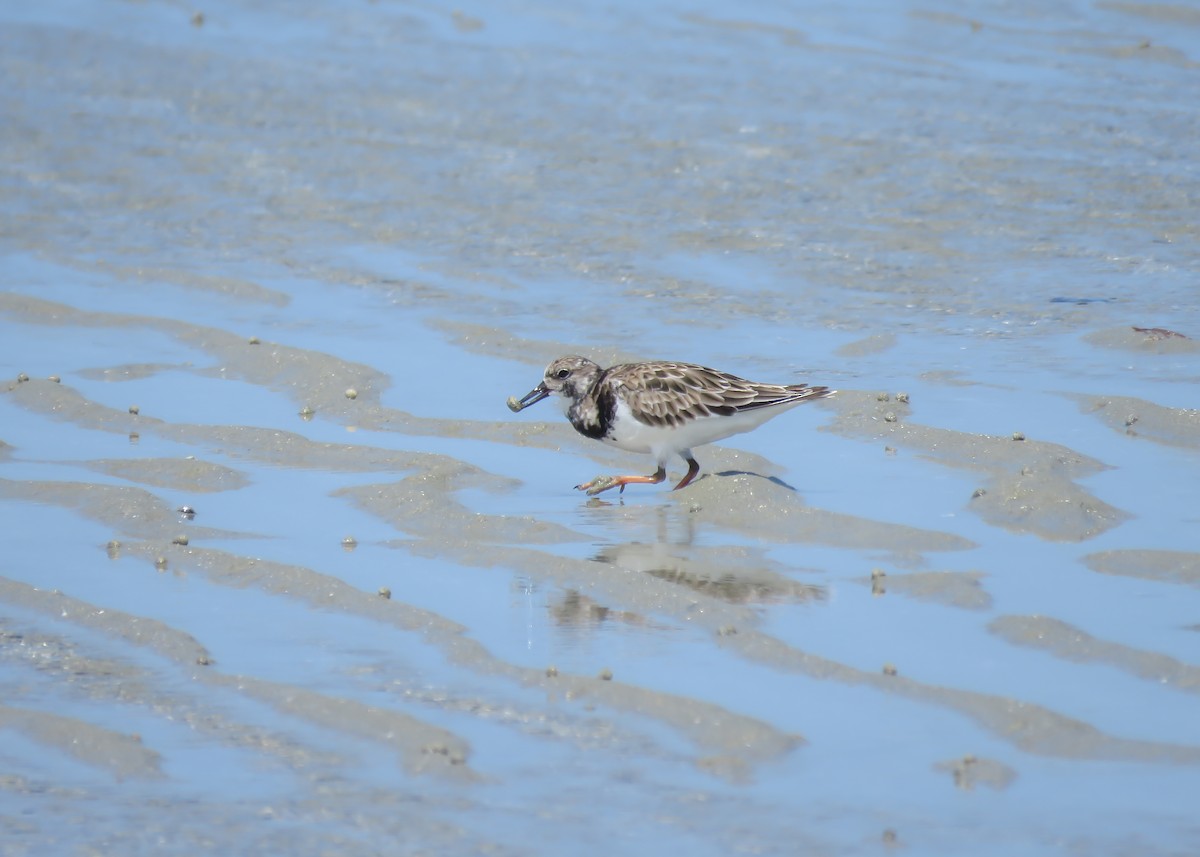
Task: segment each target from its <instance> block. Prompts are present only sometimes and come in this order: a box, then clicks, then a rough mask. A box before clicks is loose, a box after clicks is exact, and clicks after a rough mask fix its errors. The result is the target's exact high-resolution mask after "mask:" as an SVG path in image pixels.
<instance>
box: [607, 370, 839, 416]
mask: <svg viewBox="0 0 1200 857" xmlns="http://www.w3.org/2000/svg"><path fill="white" fill-rule="evenodd" d="M601 383H603V384H606V385H609V386H610V387H611V389H612V391H613V393H614V394H615V395H617V396H619V397H620V398H621V399H623V400H624V401H625V402H626V404H628V405H629V408H630V410H632V411H633V412H634V414H635V415H636V416H637V417H638V419H640V420H641V421H642V422H644V423H646V424H648V425H659V426H677V425H681V424H683V423H685V422H687V421H688V420H693V419H696V418H698V417H707V416H714V415H725V416H728V415H730V414H734V413H737V412H738V411H745V410H752V409H755V408H765V407H770V406H772V405H782V404H786V403H790V402H797V401H800V400H801V399H819V398H821V397H822V396H826V395H828V393H829V388H828V387H810V386H808V385H807V384H792V385H788V386H781V385H778V384H757V383H755V382H753V381H747V380H746V379H744V378H739V377H737V376H736V375H730V374H729V373H728V372H718V371H717V370H716V369H709V368H707V367H706V366H697V365H696V364H694V363H671V362H667V361H654V362H648V363H625V364H622V365H619V366H613V367H611V368H609V369H608V370H607V371H606V372H605V373H604V378H603V379H602V381H601Z"/></svg>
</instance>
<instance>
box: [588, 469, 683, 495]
mask: <svg viewBox="0 0 1200 857" xmlns="http://www.w3.org/2000/svg"><path fill="white" fill-rule="evenodd" d="M697 466H698V465H697ZM666 478H667V470H666V468H665V467H660V468H658V470H656V471H654V473H652V474H651V475H649V476H597V477H596V478H595V479H593V480H592V481H591V482H584V483H583V484H582V485H576V486H575V490H577V491H586V492H587V493H588V495H589V496H591V497H595V496H596V495H597V494H599V493H600V492H601V491H607V490H608V489H610V488H616V487H618V486H619V487H620V489H621V493H622V494H624V493H625V486H626V485H629V484H630V483H637V484H639V485H643V484H645V485H657V484H658V483H659V482H662V481H663V480H664V479H666Z"/></svg>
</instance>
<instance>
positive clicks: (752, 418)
mask: <svg viewBox="0 0 1200 857" xmlns="http://www.w3.org/2000/svg"><path fill="white" fill-rule="evenodd" d="M801 401H803V400H801ZM798 404H800V401H796V402H789V403H788V404H786V405H776V406H775V407H769V408H756V409H754V410H751V411H742V412H740V413H736V414H734V415H732V416H728V417H720V416H713V417H699V418H697V419H694V420H688V421H687V422H685V423H684V424H683V425H680V426H676V427H675V428H669V427H666V426H649V425H645V424H643V423H640V422H638V421H637V420H635V419H634V418H633V414H632V412H631V411H630V410H629V405H627V404H626V403H625V402H624V401H622V400H621V399H620V398H618V399H617V414H616V421H615V424H614V425H613V428H612V431H611V432H610V433H609V436H608V437H606V438H604V440H605V441H606V442H607V443H611V444H613V445H614V446H617V447H619V448H621V449H624V450H628V451H629V452H648V453H650V454H651V455H653V456H654V458H655V460H656V461H657V462H658V463H659V464H662V463H664V462H665V461H666V460H667V459H668V458H670V457H671V456H672V455H677V454H679V453H681V452H684V451H686V450H690V449H692V448H693V447H696V446H701V445H702V444H706V443H712V442H714V441H718V440H722V439H724V438H727V437H729V436H731V435H735V434H741V433H742V432H746V431H750V430H751V429H754V428H758V427H759V426H760V425H762V424H763V423H765V422H766V421H767V420H769V419H771V417H774V416H778V415H779V414H781V413H783V412H784V411H788V410H791V409H792V408H794V407H795V406H796V405H798Z"/></svg>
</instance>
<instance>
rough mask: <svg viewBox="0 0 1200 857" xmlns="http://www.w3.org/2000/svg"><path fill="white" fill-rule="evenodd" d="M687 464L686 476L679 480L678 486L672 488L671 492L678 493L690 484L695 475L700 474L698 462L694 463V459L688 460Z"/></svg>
mask: <svg viewBox="0 0 1200 857" xmlns="http://www.w3.org/2000/svg"><path fill="white" fill-rule="evenodd" d="M687 463H688V472H687V476H685V477H683V478H682V479H680V480H679V484H678V485H676V486H675V487H674V488H672V489H671V490H672V491H678V490H679V489H680V488H683V487H686V486H687V485H689V484H691V481H692V480H693V479H695V478H696V474H697V473H699V472H700V462H698V461H696V459H694V458H689V459H688V460H687Z"/></svg>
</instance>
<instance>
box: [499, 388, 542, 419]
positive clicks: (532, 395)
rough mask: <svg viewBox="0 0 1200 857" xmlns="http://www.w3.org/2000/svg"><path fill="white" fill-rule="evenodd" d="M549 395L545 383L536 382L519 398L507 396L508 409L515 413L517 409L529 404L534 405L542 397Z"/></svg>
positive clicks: (523, 408) (524, 407)
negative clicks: (536, 383)
mask: <svg viewBox="0 0 1200 857" xmlns="http://www.w3.org/2000/svg"><path fill="white" fill-rule="evenodd" d="M549 395H550V391H549V390H547V389H546V385H545V383H541V384H538V385H537V386H536V387H534V388H533V389H532V390H530V391H529V392H528V393H526V394H525V395H524V396H522V397H521V398H520V400H518V399H516V398H515V397H513V396H509V397H508V409H509V410H510V411H512V412H513V413H514V414H515V413H517V412H518V411H523V410H525V409H526V408H528V407H529V406H530V405H536V404H537V403H538V402H540V401H541V400H542V399H544V398H546V397H547V396H549Z"/></svg>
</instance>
